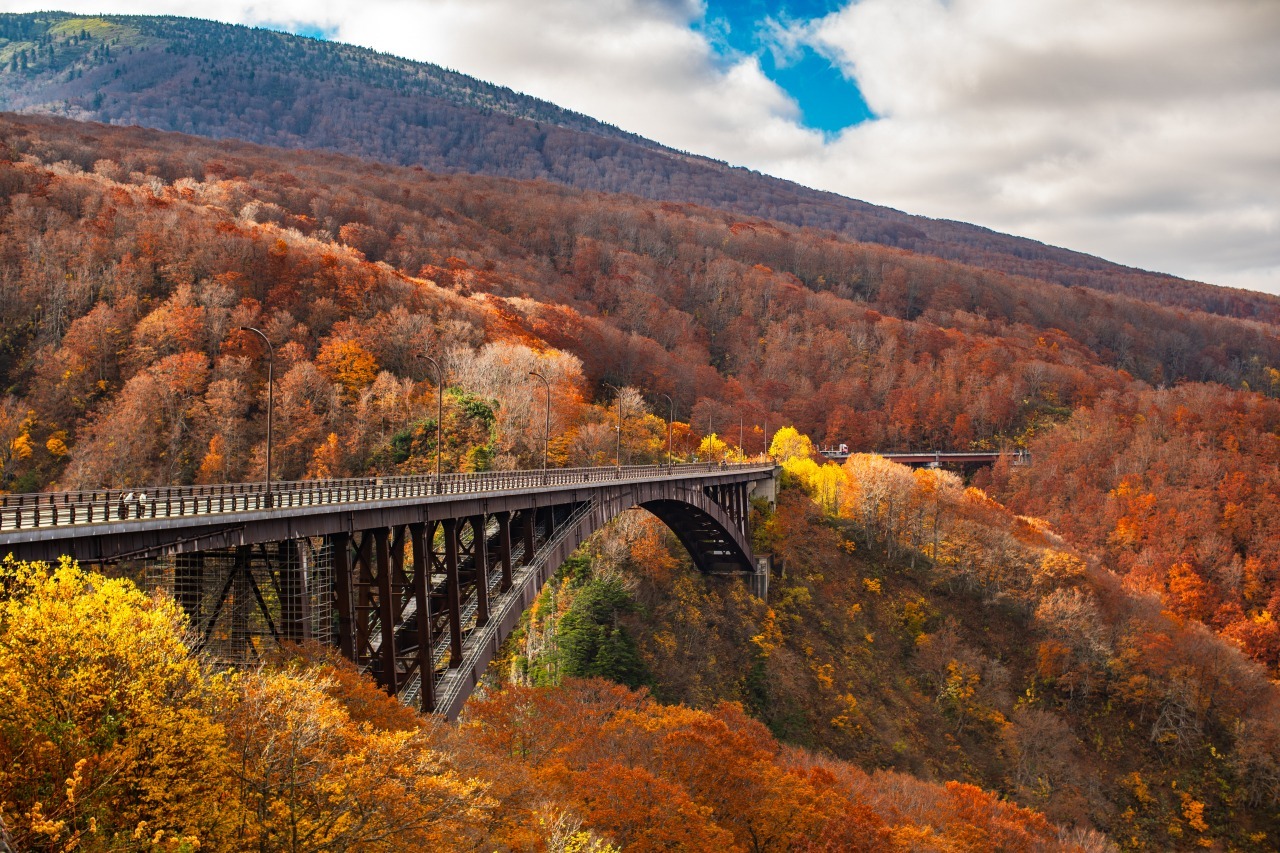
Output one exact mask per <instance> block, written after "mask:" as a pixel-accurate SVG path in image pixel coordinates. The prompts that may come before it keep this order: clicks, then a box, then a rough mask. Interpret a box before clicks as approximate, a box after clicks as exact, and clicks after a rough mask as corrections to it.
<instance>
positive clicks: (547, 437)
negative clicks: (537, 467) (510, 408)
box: [529, 370, 551, 483]
mask: <svg viewBox="0 0 1280 853" xmlns="http://www.w3.org/2000/svg"><path fill="white" fill-rule="evenodd" d="M529 375H530V376H536V377H538V378H539V379H541V380H542V384H543V385H545V386H546V389H547V424H546V427H545V428H544V429H543V432H542V482H543V483H546V482H547V446H548V445H549V444H550V443H551V383H550V382H548V381H547V377H545V376H543V375H542V374H541V373H539V372H538V371H536V370H530V371H529Z"/></svg>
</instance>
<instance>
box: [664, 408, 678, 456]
mask: <svg viewBox="0 0 1280 853" xmlns="http://www.w3.org/2000/svg"><path fill="white" fill-rule="evenodd" d="M662 396H663V397H666V398H667V402H668V403H670V404H671V414H670V415H668V416H667V467H668V468H670V467H671V423H672V422H673V421H674V420H675V419H676V401H675V400H672V399H671V395H670V394H663V395H662Z"/></svg>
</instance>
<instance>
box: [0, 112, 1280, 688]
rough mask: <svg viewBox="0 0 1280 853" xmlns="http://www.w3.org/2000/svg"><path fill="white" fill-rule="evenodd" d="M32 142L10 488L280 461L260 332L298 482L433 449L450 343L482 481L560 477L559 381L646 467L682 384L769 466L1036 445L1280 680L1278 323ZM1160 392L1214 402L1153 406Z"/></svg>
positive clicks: (401, 183)
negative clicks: (270, 441)
mask: <svg viewBox="0 0 1280 853" xmlns="http://www.w3.org/2000/svg"><path fill="white" fill-rule="evenodd" d="M0 138H2V139H3V147H0V151H3V152H5V154H4V158H3V160H2V161H0V306H2V308H0V388H3V395H0V448H2V449H3V454H2V455H0V487H3V488H5V489H8V490H14V491H24V490H33V489H39V488H45V487H48V486H50V485H54V484H57V485H61V486H63V487H79V486H85V487H98V486H102V485H112V486H129V487H133V486H135V485H150V484H153V483H188V482H192V481H196V480H199V481H204V482H210V481H226V480H240V479H245V478H250V477H252V476H254V475H255V472H257V471H260V470H261V465H262V462H263V460H262V454H263V451H264V449H265V448H264V439H265V433H264V427H265V418H264V415H265V412H264V406H263V402H264V397H263V392H264V390H265V389H264V380H265V375H264V371H263V364H262V361H261V358H260V352H259V350H257V349H256V348H255V345H254V344H253V343H252V341H249V340H246V339H245V336H244V335H241V334H238V333H236V332H235V331H234V330H235V329H236V328H237V327H238V326H241V325H255V324H256V325H260V327H261V328H263V329H264V330H265V331H266V332H267V334H268V335H269V336H270V338H271V339H272V341H273V343H274V345H275V346H276V351H277V353H278V354H279V356H280V364H278V371H277V374H276V376H277V396H276V406H277V408H276V414H277V417H278V419H279V420H278V423H280V424H284V425H286V426H287V429H284V430H283V431H282V432H281V433H279V434H278V435H280V441H279V442H278V443H277V445H276V455H275V462H276V474H277V476H280V477H284V478H296V477H304V476H322V475H333V476H342V475H355V474H364V473H368V472H391V471H405V472H409V471H418V470H423V468H424V467H425V466H426V465H427V460H430V459H431V458H432V456H433V453H434V433H435V429H434V416H435V405H434V404H435V393H436V392H435V390H434V388H433V387H432V384H431V383H429V382H427V381H425V380H427V379H428V371H427V370H426V368H425V366H424V364H423V363H422V362H421V361H420V360H418V359H417V358H416V355H417V354H418V353H421V352H423V351H429V352H432V353H434V354H435V355H436V356H438V357H440V358H441V359H442V360H443V362H444V364H445V367H446V370H447V372H448V376H449V379H448V384H450V385H452V386H454V390H453V391H451V392H450V393H449V394H447V395H446V403H447V406H446V426H447V433H446V434H447V436H448V440H447V442H446V447H445V464H446V465H447V466H448V467H450V468H476V467H485V466H497V467H511V466H517V465H526V466H528V465H536V464H538V463H539V462H540V459H541V457H540V454H539V453H538V452H537V451H538V450H539V449H540V443H541V442H540V438H539V434H540V432H539V426H540V424H541V417H542V416H543V410H542V404H541V398H540V397H537V396H535V395H531V394H530V393H529V386H528V381H529V380H528V376H527V373H528V371H529V370H533V369H538V370H542V371H544V372H546V371H550V373H548V374H547V375H549V376H552V378H553V379H554V383H553V384H554V387H553V396H554V398H555V399H554V405H553V407H552V408H553V426H554V429H553V433H554V438H553V441H552V445H551V457H552V462H553V464H580V463H581V464H586V463H599V462H607V461H610V460H611V459H612V454H613V447H614V433H613V432H612V427H611V424H612V419H613V417H614V416H615V415H614V412H613V411H612V410H611V409H610V406H611V405H612V394H611V393H607V392H606V390H605V388H604V385H603V383H604V382H609V383H612V384H613V385H617V386H623V387H626V388H627V391H626V393H625V394H624V403H625V408H626V412H627V416H626V419H625V420H626V423H625V424H624V430H623V436H622V439H623V450H624V456H626V457H627V458H630V459H633V460H636V461H640V460H659V459H662V458H664V454H665V448H666V442H665V423H664V415H665V413H666V412H667V411H668V409H667V406H666V404H665V400H662V397H661V395H663V394H669V395H671V396H672V398H673V399H674V402H675V404H676V407H677V408H676V413H677V423H676V425H675V451H676V454H677V455H678V456H687V455H692V454H694V453H698V452H699V451H700V450H701V451H702V452H706V451H705V449H703V448H701V447H700V445H702V443H703V442H710V441H711V439H709V438H708V436H707V433H711V432H717V431H718V432H719V433H720V436H719V438H718V439H716V440H717V441H723V440H724V439H726V438H727V439H728V440H729V441H730V442H731V443H739V444H742V445H743V449H744V450H746V451H748V452H758V451H760V450H762V449H763V448H764V446H765V434H766V433H772V431H773V430H776V428H777V427H778V426H779V425H780V424H783V423H793V424H795V425H797V426H799V427H800V428H801V429H803V430H804V431H806V432H808V433H810V434H812V435H814V436H816V437H819V438H820V439H821V440H822V441H823V442H824V443H827V444H833V443H838V442H843V443H848V444H850V445H851V446H853V447H855V448H860V449H885V450H888V449H900V448H907V447H915V448H922V449H932V448H937V447H959V448H964V447H999V446H1006V445H1015V446H1027V445H1028V444H1030V446H1032V447H1033V448H1034V449H1035V451H1036V453H1035V455H1036V457H1037V458H1041V457H1042V461H1043V464H1042V465H1038V466H1036V467H1035V468H1033V469H1032V470H1030V471H1029V472H1027V474H1025V475H1024V476H1025V477H1026V479H1025V480H1023V481H1015V483H1014V485H1013V487H1011V491H1008V492H1006V491H1005V488H1006V486H1005V484H1006V482H1007V477H1008V472H1003V473H1000V472H997V473H998V474H999V477H998V478H997V480H996V481H995V482H996V486H997V488H998V489H999V490H1000V491H999V494H1002V495H1007V496H1008V497H1009V499H1010V503H1011V505H1014V506H1016V507H1017V508H1018V509H1019V510H1020V511H1025V512H1029V513H1033V514H1037V515H1039V514H1043V515H1046V516H1048V517H1050V518H1051V519H1052V520H1054V521H1055V523H1060V524H1061V526H1062V529H1063V530H1064V531H1066V532H1067V533H1069V534H1071V535H1072V536H1073V539H1074V541H1076V542H1077V544H1079V545H1080V546H1082V547H1085V548H1088V549H1091V550H1093V549H1097V550H1099V555H1100V556H1105V557H1109V558H1110V559H1112V560H1113V562H1112V563H1111V565H1112V567H1113V568H1115V569H1117V570H1123V571H1127V570H1128V569H1130V568H1133V567H1135V566H1136V567H1138V568H1140V569H1141V571H1140V572H1138V573H1136V574H1134V578H1135V579H1136V578H1137V577H1139V576H1141V577H1144V578H1146V580H1145V581H1143V584H1142V588H1143V589H1147V590H1149V591H1152V590H1154V591H1159V590H1165V592H1166V594H1168V595H1169V597H1168V599H1167V600H1168V601H1169V602H1170V606H1172V607H1173V608H1174V609H1175V610H1177V611H1178V612H1182V613H1184V614H1185V615H1190V616H1193V617H1194V618H1197V619H1204V620H1207V621H1208V622H1209V623H1210V624H1212V625H1214V627H1215V628H1218V629H1219V630H1221V631H1222V632H1223V633H1224V634H1225V635H1227V636H1231V637H1234V638H1236V639H1237V641H1239V642H1240V643H1241V644H1242V645H1244V646H1245V647H1246V648H1247V649H1249V651H1250V653H1251V654H1253V655H1254V656H1255V657H1257V658H1258V659H1259V660H1262V661H1265V662H1267V663H1268V665H1270V666H1275V665H1276V663H1275V651H1274V649H1275V647H1276V643H1275V641H1274V635H1275V630H1274V626H1272V625H1270V624H1269V623H1268V622H1267V619H1268V618H1269V616H1268V615H1267V614H1269V613H1270V612H1271V610H1269V609H1268V608H1272V607H1273V606H1272V605H1271V604H1270V602H1271V601H1272V600H1273V596H1275V595H1276V593H1277V591H1280V575H1277V573H1276V571H1275V569H1274V548H1273V547H1272V546H1270V545H1269V544H1268V543H1271V542H1275V541H1276V540H1277V537H1280V514H1276V513H1272V512H1268V511H1267V510H1266V509H1265V508H1266V507H1268V506H1274V505H1276V497H1275V491H1276V488H1277V486H1276V484H1275V483H1274V482H1273V478H1267V477H1262V476H1259V474H1258V472H1265V471H1267V470H1270V468H1269V467H1268V466H1272V467H1273V466H1274V459H1275V451H1274V434H1275V424H1276V423H1280V415H1278V414H1277V408H1276V404H1275V402H1274V400H1270V399H1266V398H1265V397H1264V396H1263V394H1262V393H1260V391H1261V392H1265V394H1269V395H1272V396H1275V395H1276V394H1277V393H1280V382H1278V381H1277V380H1276V377H1277V376H1280V371H1278V370H1277V368H1276V365H1280V339H1278V338H1277V333H1276V328H1275V327H1274V326H1271V325H1269V324H1263V323H1258V322H1253V321H1242V320H1234V319H1230V318H1224V317H1219V316H1214V315H1208V314H1198V313H1195V312H1187V311H1180V310H1173V309H1170V308H1167V307H1162V306H1157V305H1152V304H1150V303H1145V302H1141V301H1138V300H1133V299H1129V298H1126V297H1120V296H1112V295H1106V294H1100V293H1097V292H1096V291H1091V290H1088V289H1083V288H1066V287H1061V286H1057V285H1051V284H1046V283H1044V282H1039V281H1034V280H1030V279H1017V278H1010V277H1006V276H1003V275H1000V274H993V273H991V272H989V271H984V270H980V269H975V268H973V267H967V266H963V265H959V264H955V263H946V262H943V261H939V260H937V259H933V258H927V257H920V256H916V255H912V254H910V253H906V252H902V251H899V250H893V249H886V248H884V247H879V246H873V245H866V244H856V243H852V242H849V241H847V240H841V239H839V238H837V237H834V236H833V235H831V234H828V233H823V232H815V231H811V230H791V229H786V228H783V227H780V226H778V225H776V224H772V223H768V222H764V221H761V220H751V221H743V220H739V219H737V218H735V217H733V216H732V215H730V214H726V213H723V212H720V211H715V210H708V209H706V208H698V207H694V206H679V205H673V204H669V203H666V204H660V203H656V202H644V201H641V200H637V199H634V198H629V197H614V196H604V195H599V194H594V193H587V192H582V191H577V190H570V189H566V188H562V187H556V186H553V185H548V184H545V183H536V182H518V181H512V180H507V179H495V178H482V177H474V176H447V177H442V176H437V175H431V174H429V173H425V172H422V171H419V170H414V169H402V168H392V167H384V166H376V165H371V164H369V163H367V162H365V161H360V160H356V159H353V158H348V157H342V156H339V155H332V154H325V155H317V154H315V153H300V152H285V151H280V150H277V149H268V148H262V147H259V146H254V145H250V144H247V143H232V142H224V143H213V142H210V141H208V140H202V139H196V138H191V137H184V136H181V135H177V134H164V133H160V132H157V131H144V130H140V129H136V128H135V129H126V128H110V127H104V126H100V125H88V124H83V123H76V122H70V121H66V120H59V119H49V118H37V117H29V118H20V119H13V118H10V119H3V120H0ZM910 316H914V317H915V319H905V318H906V317H910ZM1173 382H1183V383H1186V387H1184V388H1182V389H1179V390H1178V392H1177V395H1176V396H1174V395H1171V394H1170V392H1168V391H1160V390H1158V386H1160V385H1166V384H1169V383H1173ZM1204 382H1213V383H1220V384H1218V385H1205V384H1200V383H1204ZM1248 389H1258V390H1248ZM1152 394H1155V395H1157V399H1173V400H1177V399H1181V400H1185V401H1188V402H1186V403H1185V404H1184V405H1182V406H1181V409H1182V410H1187V411H1180V407H1179V406H1178V405H1177V404H1175V405H1173V406H1172V407H1170V416H1169V417H1166V416H1165V415H1162V414H1161V413H1160V412H1159V407H1156V409H1155V410H1154V411H1152V410H1151V409H1150V408H1135V401H1141V400H1143V399H1144V396H1145V395H1152ZM659 401H662V402H659ZM1162 405H1163V404H1162ZM1188 412H1192V413H1194V412H1199V413H1200V414H1199V416H1197V417H1192V416H1191V415H1190V414H1188ZM1068 418H1073V419H1074V421H1073V423H1072V425H1071V427H1070V428H1069V429H1067V430H1066V431H1061V430H1055V429H1054V425H1055V424H1057V423H1060V422H1062V421H1063V420H1065V419H1068ZM139 423H147V424H149V425H150V429H148V430H142V431H140V430H139V429H138V424H139ZM1091 423H1100V424H1103V425H1104V427H1105V428H1100V429H1098V430H1096V434H1094V435H1085V437H1084V438H1073V435H1076V434H1077V433H1079V431H1080V430H1082V429H1083V430H1085V431H1086V432H1088V431H1089V430H1090V429H1092V427H1089V426H1088V425H1089V424H1091ZM1080 424H1084V425H1085V426H1083V427H1082V426H1080ZM1107 425H1110V426H1107ZM1171 436H1172V437H1174V438H1175V439H1176V440H1175V441H1172V442H1171V443H1170V444H1169V447H1168V448H1167V449H1163V448H1161V447H1160V445H1161V443H1162V442H1165V441H1166V440H1167V439H1169V438H1170V437H1171ZM1055 448H1058V449H1055ZM1072 449H1074V450H1075V451H1077V452H1067V451H1071V450H1072ZM1171 457H1176V458H1177V459H1179V460H1181V461H1180V462H1179V464H1178V465H1173V466H1170V465H1169V464H1168V463H1167V462H1160V460H1161V459H1168V458H1171ZM1153 462H1158V463H1159V464H1158V465H1157V466H1156V469H1155V470H1153V471H1151V472H1150V473H1151V479H1150V482H1149V483H1145V482H1144V481H1143V480H1142V479H1141V477H1143V476H1146V474H1145V473H1144V470H1145V469H1144V466H1148V465H1149V464H1151V463H1153ZM1039 472H1044V475H1043V476H1042V475H1041V474H1040V473H1039ZM1126 474H1131V475H1134V476H1133V478H1130V479H1129V481H1128V482H1127V483H1122V482H1121V478H1122V476H1123V475H1126ZM1122 485H1123V488H1121V486H1122ZM1055 495H1057V496H1060V497H1059V499H1058V500H1057V501H1056V502H1054V501H1053V496H1055ZM1071 496H1079V499H1078V500H1074V501H1073V500H1071V499H1070V498H1071ZM1084 501H1089V502H1090V503H1089V506H1088V507H1085V506H1082V505H1081V504H1082V502H1084ZM1130 503H1131V504H1133V509H1132V510H1130V509H1128V508H1127V507H1128V504H1130ZM1153 505H1154V506H1155V509H1151V506H1153ZM1249 506H1254V509H1244V510H1242V509H1241V507H1249ZM1091 507H1098V508H1099V512H1098V514H1097V515H1096V516H1095V515H1092V514H1091V513H1093V512H1094V510H1093V509H1091ZM1193 510H1194V511H1193ZM1077 520H1078V521H1080V522H1081V523H1079V524H1078V523H1076V522H1077ZM1086 520H1087V522H1086ZM1121 521H1123V523H1124V524H1123V531H1121V532H1122V533H1124V536H1128V537H1129V538H1128V539H1124V538H1123V537H1120V538H1117V539H1116V540H1115V542H1114V543H1113V542H1112V541H1111V540H1110V539H1107V540H1105V541H1103V537H1108V536H1110V535H1111V530H1112V528H1113V526H1119V525H1120V522H1121ZM1091 525H1092V526H1091ZM1165 525H1168V526H1169V527H1170V528H1173V529H1175V530H1177V531H1179V532H1180V534H1181V535H1178V536H1169V535H1164V534H1162V533H1161V532H1160V531H1161V530H1162V528H1163V526H1165ZM1091 531H1092V532H1091ZM1094 534H1097V535H1094ZM1113 544H1114V545H1115V547H1112V546H1113ZM1104 545H1105V547H1104ZM1175 586H1176V587H1177V588H1178V590H1179V591H1178V592H1177V594H1176V595H1175V594H1173V587H1175ZM1191 593H1195V594H1194V595H1191ZM1183 599H1185V601H1183ZM1184 605H1185V606H1184ZM1180 608H1181V609H1180Z"/></svg>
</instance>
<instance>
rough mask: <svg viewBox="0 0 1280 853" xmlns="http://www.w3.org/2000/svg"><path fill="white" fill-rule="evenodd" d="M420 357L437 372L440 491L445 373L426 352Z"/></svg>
mask: <svg viewBox="0 0 1280 853" xmlns="http://www.w3.org/2000/svg"><path fill="white" fill-rule="evenodd" d="M418 358H420V359H422V360H423V361H425V362H427V363H428V364H430V365H431V367H432V369H433V370H435V373H436V491H437V492H439V491H440V453H441V451H442V450H443V449H444V444H443V437H444V373H443V371H441V370H440V364H439V362H437V361H436V360H435V359H434V358H432V357H431V356H429V355H427V354H425V353H418Z"/></svg>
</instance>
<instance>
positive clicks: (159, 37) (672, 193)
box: [0, 12, 1280, 321]
mask: <svg viewBox="0 0 1280 853" xmlns="http://www.w3.org/2000/svg"><path fill="white" fill-rule="evenodd" d="M0 109H5V110H14V111H20V112H34V113H52V114H56V115H63V116H69V117H72V118H77V119H92V120H97V121H103V122H109V123H112V124H129V125H132V124H137V125H142V126H146V127H154V128H159V129H162V130H175V131H181V132H184V133H193V134H199V135H202V136H208V137H214V138H237V139H245V140H249V141H253V142H261V143H266V144H271V145H279V146H282V147H291V148H292V147H297V148H326V149H330V150H335V151H340V152H344V153H348V154H353V155H357V156H363V157H368V158H370V159H373V160H377V161H380V162H386V163H398V164H401V165H418V166H422V167H424V168H426V169H429V170H431V171H436V172H465V173H472V174H488V175H501V176H507V177H514V178H524V179H542V180H549V181H554V182H557V183H561V184H565V185H568V186H573V187H578V188H582V189H592V190H600V191H604V192H625V193H631V194H634V195H638V196H642V197H646V198H650V199H657V200H668V201H675V202H692V203H697V204H703V205H707V206H710V207H716V208H720V209H723V210H730V211H734V212H736V213H737V214H738V215H740V216H742V215H746V216H760V217H765V218H768V219H772V220H776V221H779V222H785V223H788V224H789V225H791V226H795V227H812V228H821V229H826V230H829V231H834V232H836V233H839V234H841V235H842V236H844V237H847V238H851V239H855V240H862V241H867V242H873V243H878V244H881V245H887V246H892V247H896V248H901V249H908V250H910V251H913V252H917V253H920V254H925V255H931V256H934V257H938V258H943V259H948V260H956V261H960V262H964V263H968V264H973V265H976V266H980V267H983V268H986V269H990V270H998V271H1001V272H1006V273H1009V274H1014V275H1021V276H1026V277H1029V278H1037V279H1041V280H1044V281H1050V282H1055V283H1059V284H1067V285H1079V286H1085V287H1092V288H1097V289H1101V290H1105V291H1109V292H1119V293H1126V294H1129V295H1131V296H1136V297H1139V298H1142V299H1147V300H1151V301H1155V302H1160V303H1163V304H1169V305H1180V306H1184V307H1188V308H1195V309H1199V310H1204V311H1210V312H1214V313H1220V314H1226V315H1230V316H1237V317H1249V318H1257V319H1263V320H1269V321H1275V320H1277V319H1280V300H1277V299H1276V298H1275V297H1271V296H1266V295H1262V294H1258V293H1250V292H1247V291H1242V290H1228V289H1222V288H1205V287H1202V286H1199V285H1195V284H1192V283H1190V282H1186V281H1182V280H1180V279H1177V278H1174V277H1171V276H1166V275H1157V274H1152V273H1147V272H1142V271H1139V270H1134V269H1129V268H1126V267H1121V266H1118V265H1116V264H1112V263H1109V262H1107V261H1104V260H1101V259H1099V258H1093V257H1089V256H1087V255H1082V254H1079V253H1076V252H1071V251H1068V250H1065V249H1060V248H1055V247H1051V246H1046V245H1044V244H1041V243H1038V242H1035V241H1032V240H1025V239H1020V238H1015V237H1010V236H1007V235H1002V234H998V233H995V232H992V231H989V230H987V229H984V228H978V227H975V226H972V225H967V224H965V223H959V222H948V221H940V220H931V219H926V218H923V217H918V216H910V215H907V214H905V213H901V212H899V211H896V210H890V209H888V208H883V207H877V206H875V205H870V204H866V203H864V202H859V201H854V200H851V199H847V198H842V197H840V196H837V195H834V194H831V193H825V192H817V191H814V190H810V189H807V188H805V187H801V186H798V185H796V184H792V183H790V182H787V181H782V180H778V179H776V178H771V177H769V176H766V175H761V174H758V173H755V172H751V171H748V170H745V169H734V168H729V167H728V166H726V165H725V164H723V163H718V162H716V161H712V160H708V159H706V158H702V157H696V156H691V155H688V154H685V153H682V152H677V151H672V150H670V149H667V148H663V147H662V146H659V145H657V144H655V143H652V142H649V141H647V140H644V139H642V138H640V137H638V136H635V135H634V134H629V133H624V132H622V131H620V130H618V129H617V128H613V127H610V126H608V125H604V124H602V123H600V122H597V121H595V120H593V119H590V118H587V117H585V116H582V115H578V114H575V113H571V112H569V111H566V110H562V109H560V108H558V107H556V106H554V105H552V104H548V103H546V102H543V101H538V100H536V99H534V98H530V97H527V96H524V95H520V94H518V93H514V92H511V91H509V90H507V89H503V88H501V87H496V86H492V85H490V84H487V83H483V82H481V81H478V80H474V79H472V78H469V77H466V76H464V75H461V74H456V73H453V72H449V71H446V70H444V69H441V68H438V67H436V66H432V65H428V64H423V63H416V62H409V61H405V60H400V59H396V58H394V57H389V56H385V55H381V54H377V53H374V52H372V51H369V50H364V49H359V48H352V47H349V46H345V45H339V44H332V43H327V42H322V41H317V40H314V39H306V38H299V37H296V36H290V35H286V34H282V33H277V32H271V31H265V30H252V29H248V28H245V27H235V26H228V25H223V24H215V23H211V22H207V21H198V20H190V19H179V18H154V17H121V16H106V17H94V18H83V17H76V16H72V15H68V14H65V13H48V12H42V13H36V14H30V15H2V16H0Z"/></svg>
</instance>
